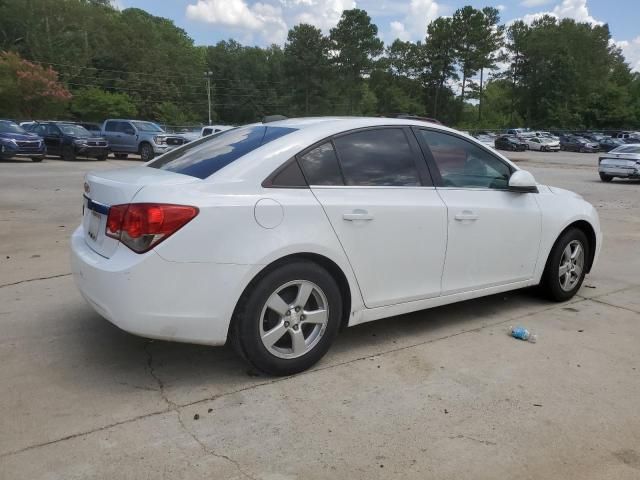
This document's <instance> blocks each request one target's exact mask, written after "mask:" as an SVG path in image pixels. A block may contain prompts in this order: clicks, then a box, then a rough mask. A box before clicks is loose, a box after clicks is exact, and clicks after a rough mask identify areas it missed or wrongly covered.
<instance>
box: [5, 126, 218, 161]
mask: <svg viewBox="0 0 640 480" xmlns="http://www.w3.org/2000/svg"><path fill="white" fill-rule="evenodd" d="M227 128H231V127H226V126H222V125H211V126H206V127H202V128H201V129H199V131H197V132H196V131H191V132H185V133H180V134H171V133H167V132H166V131H165V130H164V129H162V127H160V126H159V125H158V124H156V123H153V122H146V121H141V120H125V119H108V120H105V121H104V123H102V124H98V123H82V122H78V123H75V122H60V121H32V122H23V123H21V124H17V123H16V122H13V121H11V120H0V158H13V157H27V158H31V159H32V160H33V161H34V162H40V161H42V159H44V158H45V156H46V155H54V156H59V157H61V158H63V159H65V160H75V159H76V158H78V157H88V158H96V159H98V160H106V158H107V156H108V155H109V154H110V153H113V154H114V155H115V157H116V158H120V159H124V158H127V157H128V155H130V154H138V155H140V157H141V158H142V160H143V161H149V160H151V159H153V158H154V157H155V156H157V155H160V154H162V153H165V152H167V151H169V150H171V149H173V148H176V147H178V146H180V145H183V144H185V143H188V142H190V141H192V140H195V139H197V138H200V137H203V136H207V135H212V134H215V133H218V132H220V131H222V130H224V129H227Z"/></svg>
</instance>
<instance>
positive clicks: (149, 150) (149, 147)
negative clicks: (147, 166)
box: [140, 143, 154, 162]
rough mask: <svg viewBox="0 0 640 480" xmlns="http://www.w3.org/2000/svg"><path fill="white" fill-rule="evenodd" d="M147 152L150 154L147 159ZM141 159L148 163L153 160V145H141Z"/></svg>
mask: <svg viewBox="0 0 640 480" xmlns="http://www.w3.org/2000/svg"><path fill="white" fill-rule="evenodd" d="M145 150H146V151H147V152H148V155H147V157H146V158H145V155H144V152H145ZM140 157H141V158H142V161H143V162H148V161H150V160H153V157H154V152H153V148H152V147H151V145H149V144H148V143H143V144H142V145H140Z"/></svg>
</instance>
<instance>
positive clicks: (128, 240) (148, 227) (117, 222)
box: [106, 203, 198, 253]
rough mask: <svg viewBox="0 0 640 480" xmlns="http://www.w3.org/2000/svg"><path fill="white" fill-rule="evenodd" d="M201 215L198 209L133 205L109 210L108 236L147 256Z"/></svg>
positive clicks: (151, 204)
mask: <svg viewBox="0 0 640 480" xmlns="http://www.w3.org/2000/svg"><path fill="white" fill-rule="evenodd" d="M197 214H198V209H197V208H196V207H189V206H186V205H166V204H158V203H130V204H128V205H114V206H112V207H111V208H109V216H108V217H107V228H106V234H107V236H108V237H111V238H115V239H117V240H120V241H121V242H122V243H124V244H125V245H126V246H127V247H129V248H130V249H131V250H133V251H134V252H136V253H144V252H146V251H148V250H150V249H152V248H153V247H155V246H156V245H157V244H158V243H160V242H161V241H162V240H164V239H165V238H167V237H168V236H169V235H171V234H173V233H175V232H176V231H178V230H179V229H180V228H182V227H183V226H184V225H186V224H187V223H188V222H189V221H190V220H191V219H193V218H194V217H195V216H196V215H197Z"/></svg>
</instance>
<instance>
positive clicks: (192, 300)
mask: <svg viewBox="0 0 640 480" xmlns="http://www.w3.org/2000/svg"><path fill="white" fill-rule="evenodd" d="M71 267H72V272H73V277H74V280H75V282H76V285H77V286H78V289H79V290H80V293H81V294H82V296H83V297H84V298H85V299H86V301H87V302H88V303H89V304H90V305H91V306H92V307H93V309H94V310H95V311H96V312H98V313H99V314H100V315H101V316H103V317H104V318H106V319H107V320H109V321H110V322H111V323H113V324H114V325H116V326H118V327H119V328H121V329H122V330H125V331H127V332H130V333H133V334H135V335H140V336H143V337H148V338H155V339H161V340H171V341H179V342H188V343H200V344H207V345H223V344H224V343H225V342H226V339H227V330H228V328H229V323H230V319H231V316H232V314H233V310H234V308H235V304H236V301H237V299H238V297H239V296H240V294H241V288H243V287H242V285H243V282H244V281H245V279H246V278H247V276H248V274H249V273H250V270H251V266H250V265H235V264H214V263H195V262H193V263H181V262H170V261H167V260H164V259H163V258H162V257H160V255H158V254H157V253H155V252H154V251H151V252H148V253H146V254H142V255H138V254H135V253H133V252H132V251H130V250H129V249H128V248H127V247H125V246H123V245H119V246H118V249H117V250H116V251H115V253H114V254H113V255H112V256H111V258H105V257H102V256H101V255H99V254H97V253H96V252H94V251H93V250H92V249H91V248H89V246H88V245H87V244H86V242H85V239H84V232H83V230H82V227H79V228H78V229H77V230H76V231H75V232H74V233H73V235H72V237H71Z"/></svg>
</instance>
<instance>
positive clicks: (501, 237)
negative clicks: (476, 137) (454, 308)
mask: <svg viewBox="0 0 640 480" xmlns="http://www.w3.org/2000/svg"><path fill="white" fill-rule="evenodd" d="M415 131H416V134H417V135H418V138H419V141H420V142H421V146H422V147H423V149H424V151H425V154H426V156H427V159H428V162H429V165H430V169H431V171H432V173H433V176H434V181H435V182H436V185H437V190H438V193H439V194H440V196H441V197H442V199H443V200H444V203H445V204H446V206H447V210H448V213H447V216H448V243H447V256H446V260H445V265H444V271H443V275H442V294H443V295H448V294H454V293H459V292H464V291H470V290H477V289H481V288H488V287H492V286H498V285H506V284H509V283H515V282H520V281H524V280H529V279H531V278H532V277H533V274H534V270H535V266H536V261H537V258H538V250H539V247H540V236H541V228H542V215H541V212H540V208H539V207H538V203H537V202H536V198H535V195H536V194H535V193H516V192H511V191H509V190H508V184H509V177H510V176H511V173H512V172H513V167H511V166H510V165H509V164H508V163H506V162H504V161H503V160H502V159H500V158H499V157H497V156H496V155H494V154H492V153H490V152H489V151H488V150H486V149H484V148H482V147H480V146H479V145H476V144H475V143H472V142H470V141H468V140H466V139H464V138H462V137H460V136H457V135H455V134H452V133H445V132H440V131H436V130H429V129H424V128H416V129H415Z"/></svg>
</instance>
